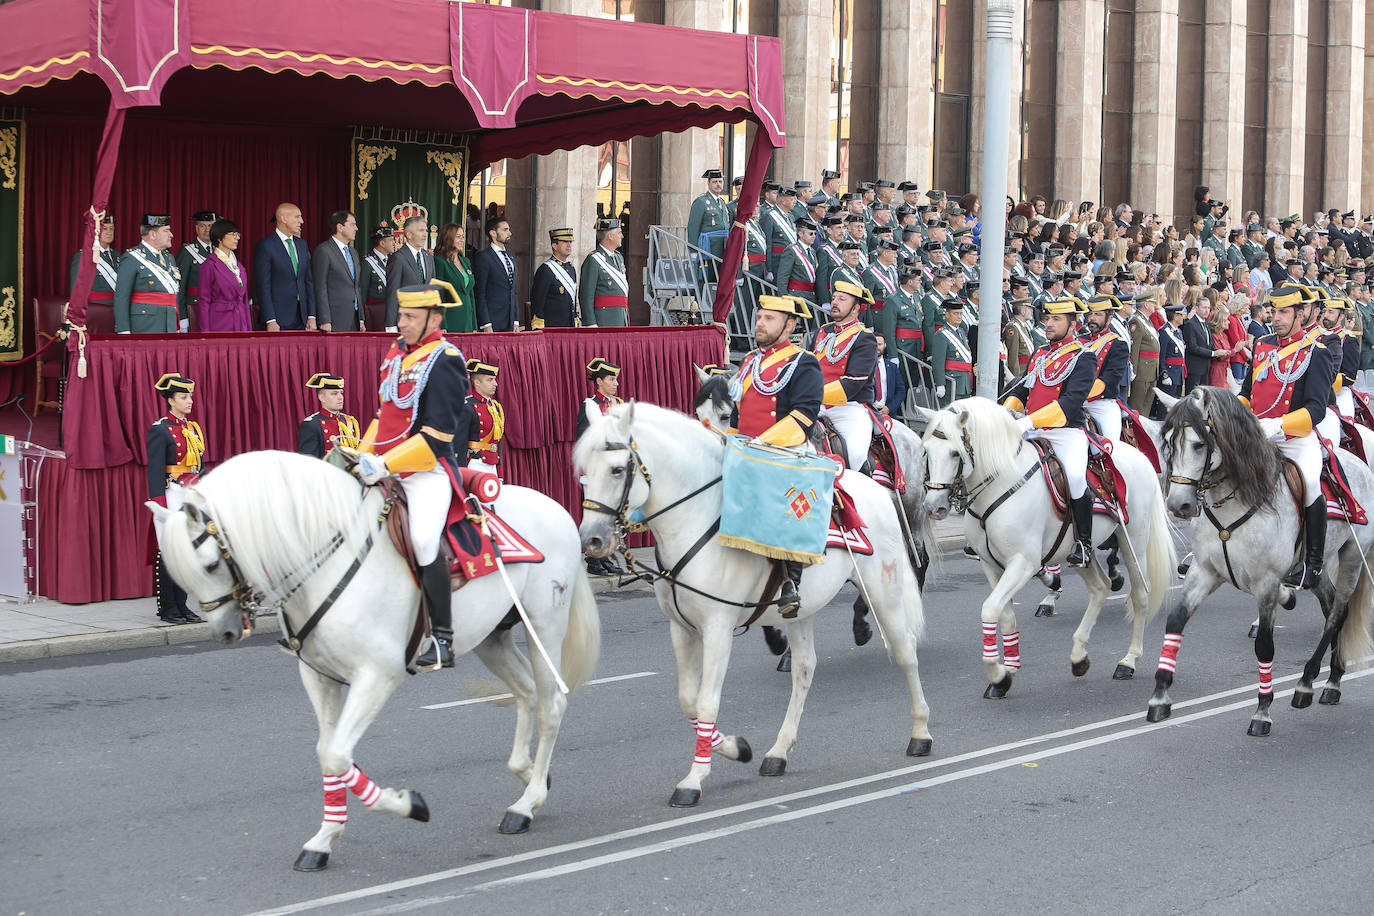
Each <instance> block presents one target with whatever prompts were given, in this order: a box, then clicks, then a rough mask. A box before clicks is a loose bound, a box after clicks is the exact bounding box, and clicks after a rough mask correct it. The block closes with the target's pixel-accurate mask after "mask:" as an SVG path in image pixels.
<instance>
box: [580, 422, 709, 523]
mask: <svg viewBox="0 0 1374 916" xmlns="http://www.w3.org/2000/svg"><path fill="white" fill-rule="evenodd" d="M600 450H601V451H603V452H619V451H627V452H629V453H630V461H629V463H628V464H627V465H626V467H625V486H624V487H623V488H622V489H621V491H620V502H619V503H618V504H617V505H616V506H614V507H612V506H609V505H607V504H606V503H603V502H600V501H598V500H595V499H583V500H582V508H583V509H586V510H587V511H588V512H595V513H597V514H598V515H609V516H611V518H613V519H615V521H616V531H615V533H616V535H617V536H618V537H620V538H622V539H623V538H624V536H625V534H626V533H627V532H630V531H643V530H644V529H645V528H646V527H648V524H649V522H651V521H653V520H654V519H656V518H658V517H659V516H660V515H663V514H665V513H667V512H670V511H672V510H673V509H676V508H677V507H678V506H680V505H682V504H683V503H685V502H687V501H689V500H691V499H693V498H695V497H697V496H700V495H701V494H702V493H705V492H706V491H707V490H709V489H711V488H712V487H714V486H715V485H716V484H718V483H720V481H721V478H720V476H719V475H717V476H716V477H715V478H713V479H711V480H710V481H708V482H707V483H705V484H702V485H701V486H699V487H697V488H696V489H695V490H693V491H692V492H690V493H688V494H687V495H686V496H684V497H682V498H681V499H677V500H674V501H673V502H671V503H669V504H668V505H666V506H664V507H663V508H662V509H659V510H658V511H657V512H654V513H652V514H650V515H645V516H642V517H641V518H638V519H635V520H634V521H631V520H630V519H629V518H628V517H627V516H626V514H625V510H626V509H628V508H629V506H630V488H631V487H633V486H634V483H635V475H636V474H638V475H639V476H641V477H643V478H644V485H645V486H652V485H653V482H654V475H652V474H650V473H649V466H648V465H646V464H645V463H644V459H643V458H641V457H640V455H639V446H638V444H636V442H635V440H634V439H631V440H630V441H629V442H607V443H606V444H605V445H603V446H601V449H600Z"/></svg>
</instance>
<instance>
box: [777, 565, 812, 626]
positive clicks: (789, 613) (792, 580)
mask: <svg viewBox="0 0 1374 916" xmlns="http://www.w3.org/2000/svg"><path fill="white" fill-rule="evenodd" d="M783 566H784V567H785V568H786V569H787V578H786V579H784V580H783V583H782V589H781V591H779V592H778V611H779V613H781V614H782V616H783V617H785V618H786V619H788V620H791V619H792V618H793V617H796V616H797V611H799V610H801V577H802V570H803V569H805V568H806V566H805V564H803V563H800V562H798V561H797V560H784V561H783Z"/></svg>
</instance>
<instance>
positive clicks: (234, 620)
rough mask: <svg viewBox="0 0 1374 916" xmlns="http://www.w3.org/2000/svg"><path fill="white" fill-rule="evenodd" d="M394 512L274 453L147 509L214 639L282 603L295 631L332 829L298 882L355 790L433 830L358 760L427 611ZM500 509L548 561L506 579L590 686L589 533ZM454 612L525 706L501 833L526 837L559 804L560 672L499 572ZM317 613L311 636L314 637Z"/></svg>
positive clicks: (320, 861) (311, 850)
mask: <svg viewBox="0 0 1374 916" xmlns="http://www.w3.org/2000/svg"><path fill="white" fill-rule="evenodd" d="M383 503H384V498H383V494H382V491H381V490H380V489H379V488H377V487H363V486H362V485H360V484H359V483H358V481H357V480H356V479H354V478H353V477H352V475H350V474H348V473H347V472H345V471H342V470H340V469H339V468H336V467H334V466H333V465H330V464H328V463H326V462H323V461H319V460H317V459H314V458H308V457H305V456H303V455H296V454H292V453H289V452H274V451H262V452H248V453H246V454H242V455H238V456H237V457H234V458H231V459H229V460H228V461H226V462H224V463H223V464H221V465H220V466H219V467H217V468H215V469H214V470H213V471H211V472H210V473H209V474H208V475H206V476H205V477H204V478H203V479H202V480H201V481H200V482H199V483H198V484H197V485H196V486H195V487H193V488H191V489H190V490H188V491H187V493H186V502H185V506H184V507H183V508H182V510H180V511H173V512H169V511H167V510H165V509H162V508H161V507H159V506H157V505H156V504H153V503H149V504H148V505H149V507H150V508H152V510H153V511H154V512H155V513H157V514H158V515H159V516H160V517H161V518H162V520H163V535H162V545H161V546H162V552H163V557H164V558H165V559H166V561H167V568H168V570H169V571H170V572H171V574H172V577H173V578H174V579H176V581H177V582H178V583H179V584H180V585H181V586H182V587H183V588H185V589H186V590H187V591H188V592H190V593H191V594H193V595H196V596H197V597H198V598H199V599H200V600H201V607H202V609H203V611H205V612H209V613H210V630H211V633H212V634H213V635H214V638H215V639H216V640H218V641H219V642H222V643H233V642H235V641H237V640H238V639H239V638H240V637H242V636H243V635H244V632H245V627H247V628H248V631H249V632H251V621H252V617H253V615H254V614H255V613H256V611H257V610H258V609H259V608H270V607H272V606H274V605H279V606H280V614H281V617H282V619H283V622H284V627H283V629H284V630H285V631H286V633H287V635H291V634H295V636H296V637H298V638H299V640H300V649H299V658H300V674H301V681H302V682H303V683H304V685H305V689H306V692H307V693H308V694H309V696H310V702H311V705H312V706H313V707H314V709H315V717H316V719H317V720H318V721H319V741H318V743H317V744H316V748H315V749H316V753H317V754H318V756H319V761H320V769H321V770H322V772H323V774H324V793H325V809H324V821H323V823H322V824H321V825H320V829H319V832H318V833H316V834H315V835H314V836H313V837H311V838H310V840H309V841H308V842H307V843H306V844H305V847H304V849H303V850H302V851H301V854H300V856H299V857H298V858H297V859H296V864H295V867H296V869H297V870H300V871H316V870H318V869H321V868H324V867H325V866H326V865H327V864H328V862H329V853H330V851H331V850H332V848H333V843H334V841H335V840H336V839H338V837H339V836H341V835H342V834H343V832H344V826H345V824H346V823H347V820H348V808H347V801H348V798H347V792H348V791H350V790H351V791H352V792H353V794H354V795H357V796H358V797H359V799H360V800H361V801H362V802H363V804H364V805H366V806H367V807H369V808H373V809H376V810H381V811H387V812H390V813H392V814H399V815H401V816H403V817H410V818H414V819H415V820H420V821H427V820H429V809H428V807H426V805H425V802H424V799H423V798H421V797H420V794H419V793H418V792H413V791H408V790H397V789H389V788H381V787H380V786H378V785H377V784H376V783H374V782H372V780H370V779H369V778H368V777H367V775H366V774H364V773H363V772H362V771H361V770H360V769H358V767H357V766H356V764H355V763H354V759H353V749H354V747H355V746H356V745H357V743H358V741H359V740H360V739H361V738H362V736H363V733H364V732H365V731H366V730H367V727H368V726H369V725H371V724H372V720H373V719H374V718H376V716H377V714H378V713H379V712H380V711H381V708H382V704H384V703H385V702H386V700H387V698H388V697H389V696H391V693H392V691H394V690H395V689H396V688H397V687H398V686H400V684H401V682H402V681H404V680H405V678H406V664H407V662H408V661H409V659H407V658H406V657H405V656H406V647H407V641H408V639H409V637H410V634H411V630H412V626H413V624H414V623H415V619H416V614H417V612H418V610H419V605H420V589H419V587H418V586H417V585H416V584H415V580H414V578H413V577H412V575H411V573H410V571H409V568H408V567H407V564H406V561H405V560H404V559H403V558H402V557H401V555H400V554H399V553H397V551H396V550H395V548H394V547H393V546H392V543H391V540H390V538H389V537H388V536H387V533H386V531H385V529H384V523H383V519H384V515H383ZM495 508H496V511H497V513H498V514H499V515H500V516H501V518H502V519H503V520H504V521H506V522H508V523H509V524H510V525H511V526H512V527H513V528H514V529H515V530H517V531H519V532H520V533H521V535H522V536H523V537H525V538H526V539H527V540H528V541H529V542H530V544H532V545H533V546H534V547H535V548H536V549H538V550H539V551H540V552H542V553H543V554H544V557H545V559H544V561H543V562H542V563H528V564H526V563H521V564H514V565H512V566H510V567H509V568H508V572H509V576H510V579H511V582H512V583H513V586H514V589H515V591H516V592H517V593H518V594H519V596H520V601H521V603H522V604H523V606H524V608H525V609H526V612H527V613H528V615H529V620H530V623H531V624H532V625H533V627H534V630H535V632H536V633H537V634H538V637H539V639H540V640H541V641H542V644H543V646H544V648H545V649H546V650H547V652H548V655H549V658H550V660H551V662H552V665H554V666H556V667H558V668H559V671H560V674H561V676H562V677H563V678H564V680H565V681H566V683H567V685H568V686H569V687H570V688H575V687H576V686H577V685H579V684H581V683H583V682H585V681H586V679H587V678H588V677H590V676H591V673H592V671H593V669H594V668H595V667H596V661H597V656H598V655H599V654H600V649H601V624H600V620H599V619H598V616H597V609H596V601H595V599H594V598H593V596H592V590H591V586H590V584H589V583H588V581H587V576H586V573H585V571H584V570H583V568H582V551H581V547H580V545H579V543H578V538H577V529H576V528H575V527H574V525H573V522H572V518H571V517H570V516H569V515H568V513H567V512H566V511H565V510H564V509H563V508H562V507H561V506H560V505H558V504H557V503H556V502H554V501H553V500H551V499H549V498H548V497H547V496H544V495H543V494H541V493H538V492H536V491H534V490H528V489H525V488H524V487H512V486H507V487H503V488H502V490H501V494H500V496H499V498H498V499H497V501H496V503H495ZM454 604H455V605H457V606H456V607H455V609H454V614H453V623H454V626H453V631H454V636H453V653H454V655H460V654H462V653H465V652H467V651H469V650H471V651H473V652H476V653H477V656H478V658H480V659H481V660H482V662H483V663H484V664H485V665H486V666H487V667H488V668H489V669H491V671H492V673H493V674H495V675H496V676H497V677H499V678H500V679H501V680H502V681H504V682H505V684H506V686H507V687H509V688H510V692H511V693H512V694H513V695H514V696H515V701H516V720H515V744H514V747H513V749H512V750H511V755H510V759H509V761H508V762H507V766H508V767H509V768H510V770H511V772H512V773H514V774H515V775H516V776H517V777H518V778H519V779H520V781H521V782H523V783H524V784H525V790H524V792H523V793H522V794H521V796H520V798H519V800H518V801H516V803H515V804H513V805H511V806H510V807H509V808H508V809H506V814H505V817H504V818H503V819H502V821H501V826H500V831H501V832H502V833H523V832H524V831H525V830H527V829H529V825H530V821H531V820H532V818H533V815H534V811H535V810H536V809H538V808H539V806H540V805H542V804H543V803H544V800H545V799H546V798H547V797H548V769H549V760H550V758H551V756H552V755H553V746H554V741H555V739H556V738H557V736H558V729H559V725H560V724H561V722H562V719H563V712H564V710H565V709H566V707H567V700H566V698H565V697H564V696H563V694H562V693H561V692H560V690H559V688H558V687H557V679H556V677H555V675H554V672H553V671H551V670H550V666H549V664H546V663H545V662H544V661H543V660H542V659H535V660H534V661H533V664H531V661H530V660H529V659H527V658H526V657H525V656H524V654H523V653H521V652H520V650H519V649H518V648H516V646H515V642H514V639H513V637H512V632H511V628H512V626H513V624H514V622H515V621H513V619H512V616H510V615H513V613H514V612H513V611H512V597H511V594H510V592H509V591H508V590H507V588H506V586H505V585H504V584H503V583H502V579H501V576H500V574H499V573H494V574H490V575H486V576H482V577H480V578H477V579H473V580H471V581H469V582H468V583H467V584H466V585H465V586H464V587H463V588H462V589H461V590H459V591H457V592H455V593H454ZM325 611H327V613H323V612H325ZM312 617H317V618H318V619H317V620H316V621H315V625H314V626H313V628H311V629H305V628H306V627H307V626H308V623H307V621H310V620H311V619H312ZM303 631H304V632H303ZM436 676H442V675H436ZM345 685H347V686H348V688H349V689H348V692H347V695H346V696H345V693H344V689H343V688H344V686H345ZM536 723H537V727H538V747H537V749H536V752H535V755H534V757H533V759H531V757H530V740H531V737H532V735H533V731H534V728H535V726H536Z"/></svg>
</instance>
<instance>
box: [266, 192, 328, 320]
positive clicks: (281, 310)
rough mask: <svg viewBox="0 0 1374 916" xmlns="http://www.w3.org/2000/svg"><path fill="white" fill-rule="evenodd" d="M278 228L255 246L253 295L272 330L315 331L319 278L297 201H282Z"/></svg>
mask: <svg viewBox="0 0 1374 916" xmlns="http://www.w3.org/2000/svg"><path fill="white" fill-rule="evenodd" d="M274 222H275V223H276V231H274V232H272V233H269V234H268V236H267V237H266V238H264V239H263V240H262V241H260V242H258V245H257V247H256V248H255V249H253V279H254V282H253V295H254V298H255V299H256V301H257V303H258V311H259V314H260V315H261V316H262V321H263V323H264V324H265V325H266V326H267V330H269V331H299V330H301V329H302V328H303V329H305V330H307V331H313V330H315V280H314V277H313V276H312V275H311V272H310V249H309V247H307V246H306V244H305V241H304V240H303V239H302V238H301V226H303V225H305V219H304V218H303V217H302V216H301V208H300V207H298V206H296V205H295V204H280V205H278V207H277V215H276V217H275V219H274Z"/></svg>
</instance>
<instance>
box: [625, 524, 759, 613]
mask: <svg viewBox="0 0 1374 916" xmlns="http://www.w3.org/2000/svg"><path fill="white" fill-rule="evenodd" d="M719 533H720V519H719V518H717V519H716V520H715V521H714V522H712V523H711V524H710V525H708V526H707V528H706V530H705V531H703V532H702V533H701V537H699V538H697V539H696V542H695V543H694V544H692V546H691V547H689V548H687V551H686V553H684V554H683V555H682V556H681V557H680V558H679V559H678V561H677V562H676V563H674V564H673V568H672V569H670V570H668V571H667V572H664V570H663V560H662V557H661V555H660V554H659V552H658V547H657V546H655V547H654V560H655V562H657V563H658V566H659V568H658V569H646V568H644V567H640V568H639V569H640V571H641V574H642V575H646V576H648V577H650V578H652V579H662V580H663V581H664V582H667V583H668V586H669V588H671V589H672V590H673V610H674V611H676V612H677V615H678V617H679V618H680V619H681V621H682V622H683V623H684V624H685V625H686V626H688V627H689V628H690V627H691V624H690V623H689V622H687V619H686V618H685V617H683V616H682V611H680V610H678V607H677V590H678V589H679V588H681V589H683V590H685V591H689V592H691V593H692V594H694V595H698V596H700V597H702V598H709V599H711V600H712V601H714V602H716V603H717V604H723V605H725V606H726V607H739V608H753V614H752V616H751V617H750V618H749V619H748V620H746V621H745V622H744V623H743V626H746V627H747V626H749V625H751V624H752V623H753V622H754V621H756V620H758V619H759V617H761V616H763V612H764V611H765V610H767V609H768V608H770V607H772V606H773V605H775V604H777V603H778V600H777V598H776V597H774V596H775V595H776V594H777V590H778V588H780V587H781V586H782V580H781V579H780V578H779V579H778V580H777V582H776V583H775V582H774V581H773V580H774V577H776V576H777V575H778V570H779V569H781V568H782V564H781V563H780V562H776V561H774V562H773V564H772V565H773V571H772V572H770V573H769V578H768V582H767V583H766V584H765V585H764V591H763V594H762V595H761V596H760V597H759V599H758V600H757V601H728V600H726V599H724V598H721V597H719V596H717V595H713V594H711V593H710V592H708V591H704V590H702V589H699V588H697V587H695V586H692V585H688V584H687V583H685V582H680V581H678V577H679V576H681V575H682V572H683V570H685V569H686V568H687V564H688V563H690V562H692V560H693V559H695V558H696V555H697V554H699V553H701V551H702V549H703V548H704V547H705V546H706V545H707V544H709V543H710V542H711V539H712V538H714V537H715V536H716V535H717V534H719ZM625 566H626V568H627V569H628V570H629V571H630V572H632V573H633V572H636V569H635V559H634V554H633V553H631V552H630V551H628V550H627V551H626V552H625Z"/></svg>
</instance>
